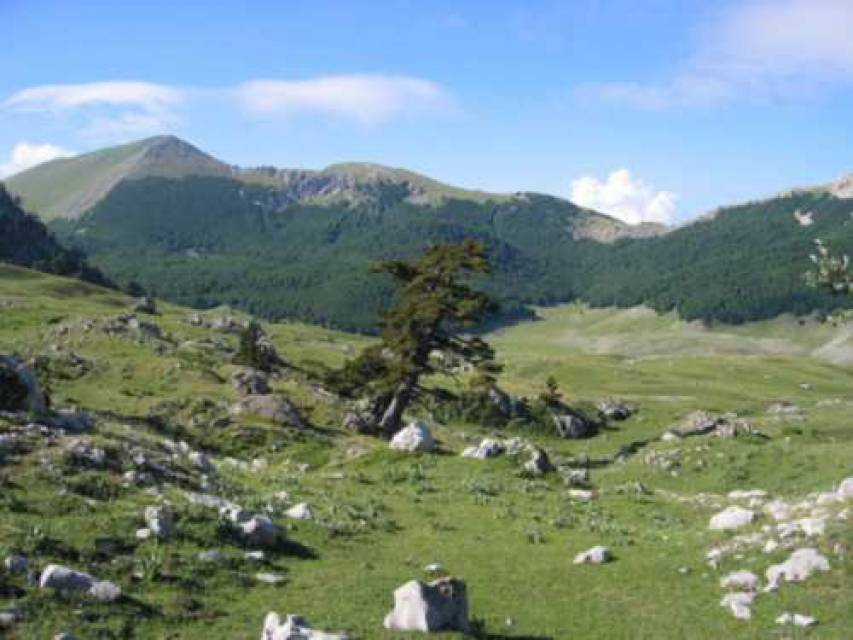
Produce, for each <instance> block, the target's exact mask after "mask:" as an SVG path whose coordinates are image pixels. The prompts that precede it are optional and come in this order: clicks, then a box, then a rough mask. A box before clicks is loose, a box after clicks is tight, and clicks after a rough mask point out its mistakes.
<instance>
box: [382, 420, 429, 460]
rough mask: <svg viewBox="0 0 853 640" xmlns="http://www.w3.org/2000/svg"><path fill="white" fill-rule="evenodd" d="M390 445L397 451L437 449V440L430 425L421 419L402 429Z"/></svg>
mask: <svg viewBox="0 0 853 640" xmlns="http://www.w3.org/2000/svg"><path fill="white" fill-rule="evenodd" d="M388 446H389V447H390V448H392V449H394V450H396V451H408V452H410V453H413V452H418V451H424V452H425V451H433V450H435V440H434V439H433V437H432V433H430V430H429V427H428V426H427V425H426V424H425V423H423V422H420V421H415V422H410V423H409V424H408V426H406V427H404V428H402V429H400V430H399V431H398V432H397V433H396V434H394V437H393V438H391V441H390V442H389V443H388Z"/></svg>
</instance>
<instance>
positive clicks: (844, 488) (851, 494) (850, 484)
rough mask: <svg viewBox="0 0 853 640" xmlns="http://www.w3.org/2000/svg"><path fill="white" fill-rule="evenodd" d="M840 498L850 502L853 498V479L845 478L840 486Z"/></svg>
mask: <svg viewBox="0 0 853 640" xmlns="http://www.w3.org/2000/svg"><path fill="white" fill-rule="evenodd" d="M837 493H838V497H839V498H841V499H843V500H849V499H851V498H853V477H850V478H845V479H844V480H842V481H841V484H839V485H838V491H837Z"/></svg>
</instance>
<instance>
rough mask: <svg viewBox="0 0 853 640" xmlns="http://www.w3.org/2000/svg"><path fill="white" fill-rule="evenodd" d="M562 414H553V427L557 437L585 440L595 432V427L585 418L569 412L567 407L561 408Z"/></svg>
mask: <svg viewBox="0 0 853 640" xmlns="http://www.w3.org/2000/svg"><path fill="white" fill-rule="evenodd" d="M562 410H563V413H559V414H554V426H555V427H556V429H557V435H558V436H560V437H561V438H572V439H577V438H586V437H588V436H591V435H592V434H593V433H594V431H595V426H594V425H593V424H592V423H591V422H590V421H589V420H587V419H586V418H584V417H583V416H581V415H580V414H577V413H575V412H573V411H570V410H569V409H568V407H563V408H562Z"/></svg>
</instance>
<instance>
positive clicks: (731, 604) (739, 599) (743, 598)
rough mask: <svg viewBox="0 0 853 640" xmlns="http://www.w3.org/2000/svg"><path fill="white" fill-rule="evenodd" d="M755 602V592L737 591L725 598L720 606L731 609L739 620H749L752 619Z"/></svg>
mask: <svg viewBox="0 0 853 640" xmlns="http://www.w3.org/2000/svg"><path fill="white" fill-rule="evenodd" d="M753 600H755V592H753V591H739V592H738V591H736V592H734V593H727V594H726V595H725V596H723V599H722V600H720V606H721V607H725V608H726V609H729V610H730V611H731V612H732V614H733V615H734V617H735V618H737V619H738V620H749V619H750V618H751V617H752V601H753Z"/></svg>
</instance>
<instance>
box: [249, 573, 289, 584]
mask: <svg viewBox="0 0 853 640" xmlns="http://www.w3.org/2000/svg"><path fill="white" fill-rule="evenodd" d="M255 580H257V581H258V582H263V583H264V584H281V583H282V582H284V576H280V575H279V574H277V573H256V574H255Z"/></svg>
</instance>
